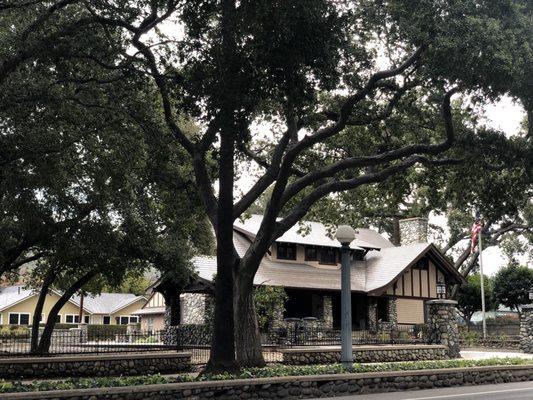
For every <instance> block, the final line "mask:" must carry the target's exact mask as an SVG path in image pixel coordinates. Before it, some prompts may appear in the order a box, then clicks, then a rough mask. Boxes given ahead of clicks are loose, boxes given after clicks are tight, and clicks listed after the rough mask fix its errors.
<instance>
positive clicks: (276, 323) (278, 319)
mask: <svg viewBox="0 0 533 400" xmlns="http://www.w3.org/2000/svg"><path fill="white" fill-rule="evenodd" d="M270 324H271V326H270V328H271V329H275V330H276V329H281V328H283V327H285V320H284V319H283V310H281V309H280V308H276V309H275V310H274V318H272V321H271V322H270Z"/></svg>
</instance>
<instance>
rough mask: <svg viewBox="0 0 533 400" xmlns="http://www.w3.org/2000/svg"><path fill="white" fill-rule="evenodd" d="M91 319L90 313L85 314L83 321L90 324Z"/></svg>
mask: <svg viewBox="0 0 533 400" xmlns="http://www.w3.org/2000/svg"><path fill="white" fill-rule="evenodd" d="M90 320H91V317H90V316H89V315H84V316H83V322H85V323H86V324H88V323H89V321H90Z"/></svg>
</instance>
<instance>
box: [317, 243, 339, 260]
mask: <svg viewBox="0 0 533 400" xmlns="http://www.w3.org/2000/svg"><path fill="white" fill-rule="evenodd" d="M320 262H321V263H322V264H336V263H337V249H334V248H332V247H323V248H322V249H321V250H320Z"/></svg>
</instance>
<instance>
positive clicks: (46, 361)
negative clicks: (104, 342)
mask: <svg viewBox="0 0 533 400" xmlns="http://www.w3.org/2000/svg"><path fill="white" fill-rule="evenodd" d="M190 368H191V353H175V352H174V353H163V352H152V353H150V354H113V355H108V354H102V355H98V356H85V355H76V356H56V357H24V358H22V357H21V358H3V359H0V377H2V378H3V379H35V378H58V377H65V376H68V377H81V376H121V375H144V374H158V373H160V374H170V373H172V374H174V373H177V372H185V371H189V370H190Z"/></svg>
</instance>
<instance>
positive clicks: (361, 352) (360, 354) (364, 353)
mask: <svg viewBox="0 0 533 400" xmlns="http://www.w3.org/2000/svg"><path fill="white" fill-rule="evenodd" d="M280 352H281V353H282V355H283V363H284V364H288V365H307V364H333V363H338V362H340V360H341V350H340V347H333V348H328V349H327V350H326V349H320V348H307V349H306V348H298V349H284V350H280ZM353 357H354V362H358V363H374V362H392V361H421V360H445V359H447V358H448V356H447V347H446V346H440V345H394V346H357V347H354V349H353Z"/></svg>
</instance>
